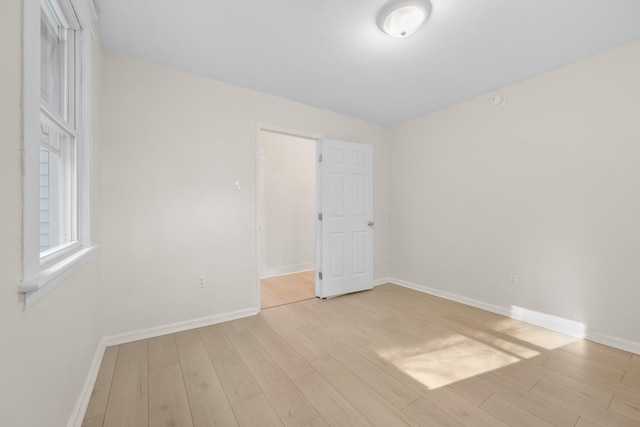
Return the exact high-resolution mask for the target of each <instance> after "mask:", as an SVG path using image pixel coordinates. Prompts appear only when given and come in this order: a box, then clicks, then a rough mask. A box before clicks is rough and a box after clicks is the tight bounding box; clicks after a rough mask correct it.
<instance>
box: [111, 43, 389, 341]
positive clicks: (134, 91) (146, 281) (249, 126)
mask: <svg viewBox="0 0 640 427" xmlns="http://www.w3.org/2000/svg"><path fill="white" fill-rule="evenodd" d="M103 81H104V87H103V93H104V96H103V99H104V102H103V141H104V143H103V146H102V151H101V158H100V167H101V170H102V177H101V184H102V186H101V197H102V205H101V209H100V210H101V214H102V225H103V227H102V247H101V250H102V257H103V258H102V259H103V263H102V283H103V294H102V295H103V298H102V303H103V306H104V312H105V322H106V329H105V333H106V335H116V334H121V333H128V332H131V331H136V330H140V329H144V328H153V327H158V326H161V325H167V324H171V323H175V322H184V321H188V320H192V319H198V318H201V317H207V316H215V315H219V314H224V313H229V312H233V311H238V310H246V309H251V308H256V307H257V295H258V294H257V277H258V272H257V265H256V170H257V168H256V157H257V156H256V150H257V146H256V141H257V140H256V137H257V135H256V132H257V124H258V123H265V124H269V125H274V126H282V127H286V128H291V129H297V130H301V131H304V132H311V133H318V134H323V135H325V136H327V137H331V138H336V139H343V140H350V141H355V142H365V143H370V144H373V145H374V156H375V164H374V186H375V189H376V190H375V194H374V215H375V217H376V218H375V221H376V231H375V237H374V239H375V243H374V244H375V249H374V257H375V262H374V265H375V272H374V277H375V278H381V277H386V276H387V274H388V271H387V265H388V237H387V236H388V235H387V216H388V215H387V206H388V200H387V194H388V193H387V182H388V176H387V136H388V134H387V131H386V129H384V128H382V127H379V126H374V125H371V124H368V123H365V122H362V121H358V120H355V119H351V118H348V117H345V116H341V115H338V114H335V113H331V112H328V111H323V110H318V109H315V108H311V107H308V106H305V105H302V104H298V103H294V102H291V101H287V100H284V99H280V98H275V97H272V96H268V95H264V94H260V93H257V92H253V91H250V90H247V89H242V88H239V87H236V86H232V85H228V84H224V83H220V82H216V81H212V80H209V79H205V78H201V77H197V76H194V75H191V74H187V73H184V72H179V71H175V70H171V69H167V68H163V67H161V66H158V65H154V64H151V63H147V62H142V61H139V60H135V59H132V58H128V57H124V56H119V55H115V54H112V53H106V52H105V54H104V67H103ZM235 180H239V181H240V185H241V190H240V191H234V190H233V184H234V181H235ZM200 274H204V275H206V276H207V282H208V285H207V288H205V289H197V278H198V275H200Z"/></svg>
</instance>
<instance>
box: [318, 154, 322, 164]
mask: <svg viewBox="0 0 640 427" xmlns="http://www.w3.org/2000/svg"><path fill="white" fill-rule="evenodd" d="M318 161H319V162H321V161H322V154H320V155H319V156H318Z"/></svg>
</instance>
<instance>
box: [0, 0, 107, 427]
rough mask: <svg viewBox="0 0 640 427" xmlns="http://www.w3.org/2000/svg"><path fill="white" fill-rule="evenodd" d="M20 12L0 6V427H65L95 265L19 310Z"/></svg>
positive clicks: (89, 344)
mask: <svg viewBox="0 0 640 427" xmlns="http://www.w3.org/2000/svg"><path fill="white" fill-rule="evenodd" d="M21 10H22V2H21V1H20V0H3V1H2V2H0V55H2V66H1V67H0V93H1V94H2V96H0V117H1V120H2V125H1V126H0V141H2V142H1V143H0V187H1V190H0V194H2V208H1V209H0V265H1V267H0V284H2V286H1V287H0V338H1V339H2V344H0V347H1V349H0V425H2V426H12V427H51V426H62V425H66V423H67V421H68V420H69V417H70V415H71V412H72V409H73V407H74V404H75V403H76V399H77V398H78V396H79V394H80V391H81V389H82V386H83V384H84V382H85V380H86V378H87V375H88V371H89V366H90V364H91V361H92V359H93V357H94V354H95V352H96V349H97V348H98V342H99V340H100V337H101V332H100V329H99V317H98V313H99V307H98V290H97V286H98V264H99V260H98V255H95V256H94V257H93V259H92V260H91V261H89V263H88V264H85V265H84V266H82V267H81V269H80V270H79V271H77V272H76V273H74V274H73V275H72V276H71V277H70V278H69V279H67V280H66V281H64V282H62V283H60V284H59V285H58V286H57V287H56V288H55V289H54V290H52V291H51V292H49V293H48V294H47V295H46V296H45V297H44V298H42V299H41V300H40V301H38V302H37V303H35V304H34V305H33V306H32V307H30V308H29V310H27V311H24V310H23V302H22V298H21V296H20V294H18V292H17V287H16V286H17V284H18V282H19V281H20V280H21V276H22V273H21V270H22V264H21V252H22V236H21V203H22V202H21V177H20V144H21V141H20V140H21V137H22V136H21V114H22V113H21V104H22V103H21V96H22V94H21V81H22V77H21V70H22V66H21V63H22V50H21V49H22V46H21V33H22V29H21V28H22V12H21ZM99 60H100V59H99V52H98V56H97V57H96V61H97V62H98V67H99ZM96 103H99V96H98V98H97V99H96ZM95 143H96V145H99V141H95ZM95 222H96V221H95V220H94V225H97V224H95Z"/></svg>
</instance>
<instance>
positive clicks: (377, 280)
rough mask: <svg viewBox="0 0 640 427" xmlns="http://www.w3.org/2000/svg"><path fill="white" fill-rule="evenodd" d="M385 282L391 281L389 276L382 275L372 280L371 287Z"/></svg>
mask: <svg viewBox="0 0 640 427" xmlns="http://www.w3.org/2000/svg"><path fill="white" fill-rule="evenodd" d="M385 283H391V278H390V277H383V278H382V279H376V280H374V281H373V287H374V288H375V287H376V286H380V285H384V284H385Z"/></svg>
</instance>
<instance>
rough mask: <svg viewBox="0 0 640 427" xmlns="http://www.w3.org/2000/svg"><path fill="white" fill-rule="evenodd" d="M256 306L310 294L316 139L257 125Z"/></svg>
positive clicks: (313, 262)
mask: <svg viewBox="0 0 640 427" xmlns="http://www.w3.org/2000/svg"><path fill="white" fill-rule="evenodd" d="M258 141H259V209H258V212H259V215H258V216H259V218H258V224H259V238H260V242H259V250H260V255H261V256H259V263H260V264H259V266H258V267H259V282H260V283H259V287H260V308H261V309H264V308H269V307H274V306H278V305H282V304H288V303H291V302H296V301H301V300H305V299H310V298H314V297H315V268H316V219H317V214H316V212H317V209H316V142H317V139H315V138H310V137H306V136H297V135H293V134H291V133H288V132H287V133H285V132H278V131H273V130H266V129H264V128H259V138H258Z"/></svg>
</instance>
